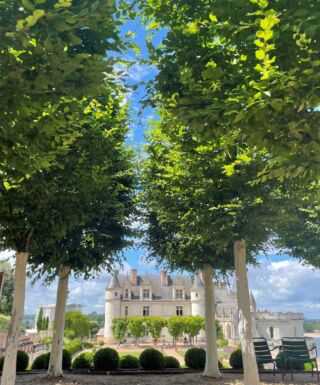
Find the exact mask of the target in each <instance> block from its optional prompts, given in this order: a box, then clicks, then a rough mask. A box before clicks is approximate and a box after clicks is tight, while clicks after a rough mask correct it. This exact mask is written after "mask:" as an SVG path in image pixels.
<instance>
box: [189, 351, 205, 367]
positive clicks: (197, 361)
mask: <svg viewBox="0 0 320 385" xmlns="http://www.w3.org/2000/svg"><path fill="white" fill-rule="evenodd" d="M184 361H185V364H186V366H187V367H188V368H190V369H204V367H205V364H206V351H205V350H204V349H203V348H191V349H188V350H187V351H186V354H185V356H184Z"/></svg>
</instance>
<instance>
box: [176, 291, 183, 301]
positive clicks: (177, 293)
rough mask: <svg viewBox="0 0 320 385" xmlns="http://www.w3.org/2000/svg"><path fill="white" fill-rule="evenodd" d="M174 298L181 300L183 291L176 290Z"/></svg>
mask: <svg viewBox="0 0 320 385" xmlns="http://www.w3.org/2000/svg"><path fill="white" fill-rule="evenodd" d="M176 298H177V299H182V298H183V290H182V289H177V290H176Z"/></svg>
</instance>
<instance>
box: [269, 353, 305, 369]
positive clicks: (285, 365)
mask: <svg viewBox="0 0 320 385" xmlns="http://www.w3.org/2000/svg"><path fill="white" fill-rule="evenodd" d="M284 357H285V356H284V353H283V352H280V353H278V355H277V357H276V365H277V368H278V369H290V362H289V361H287V362H285V359H284ZM292 368H293V369H296V370H304V363H303V362H301V361H292Z"/></svg>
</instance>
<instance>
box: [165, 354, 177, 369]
mask: <svg viewBox="0 0 320 385" xmlns="http://www.w3.org/2000/svg"><path fill="white" fill-rule="evenodd" d="M163 367H164V368H165V369H179V368H180V362H179V361H178V360H177V359H176V358H175V357H172V356H165V357H164V359H163Z"/></svg>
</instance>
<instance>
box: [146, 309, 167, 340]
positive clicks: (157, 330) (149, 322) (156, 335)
mask: <svg viewBox="0 0 320 385" xmlns="http://www.w3.org/2000/svg"><path fill="white" fill-rule="evenodd" d="M144 318H145V324H146V326H147V329H148V331H149V332H150V334H151V335H152V338H153V342H154V344H156V343H157V342H158V340H159V339H160V337H161V331H162V329H163V328H164V327H165V326H167V321H166V319H165V318H163V317H155V316H150V317H144Z"/></svg>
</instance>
